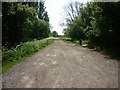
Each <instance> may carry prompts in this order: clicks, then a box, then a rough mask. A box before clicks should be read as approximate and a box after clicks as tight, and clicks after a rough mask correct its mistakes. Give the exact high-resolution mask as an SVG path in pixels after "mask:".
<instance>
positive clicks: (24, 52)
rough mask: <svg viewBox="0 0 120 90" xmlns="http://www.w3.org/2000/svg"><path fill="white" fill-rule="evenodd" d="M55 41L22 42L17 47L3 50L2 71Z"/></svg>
mask: <svg viewBox="0 0 120 90" xmlns="http://www.w3.org/2000/svg"><path fill="white" fill-rule="evenodd" d="M51 43H53V40H48V41H47V40H46V39H43V40H34V41H30V42H25V43H21V44H20V45H17V46H16V48H14V49H11V50H8V51H3V52H2V72H0V73H4V72H6V71H7V70H8V69H10V68H11V67H13V66H14V65H15V64H18V63H20V62H22V61H24V60H25V59H26V58H28V57H30V56H32V55H33V54H35V53H36V52H38V51H40V50H41V49H43V48H45V47H46V46H48V45H50V44H51Z"/></svg>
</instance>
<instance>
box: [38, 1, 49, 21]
mask: <svg viewBox="0 0 120 90" xmlns="http://www.w3.org/2000/svg"><path fill="white" fill-rule="evenodd" d="M44 3H45V1H43V0H41V1H40V2H39V11H38V18H39V19H43V20H45V21H49V17H48V13H47V11H45V9H46V7H45V6H44Z"/></svg>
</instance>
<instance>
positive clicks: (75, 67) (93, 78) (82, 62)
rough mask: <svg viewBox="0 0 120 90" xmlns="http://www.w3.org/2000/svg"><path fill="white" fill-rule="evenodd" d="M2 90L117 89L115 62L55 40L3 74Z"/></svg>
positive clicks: (116, 65)
mask: <svg viewBox="0 0 120 90" xmlns="http://www.w3.org/2000/svg"><path fill="white" fill-rule="evenodd" d="M3 87H4V88H117V87H118V62H117V61H116V60H112V59H110V58H107V57H106V56H104V55H101V54H99V53H98V52H95V51H93V50H90V49H87V48H84V47H81V46H75V45H72V44H68V43H65V42H63V41H61V40H56V41H55V42H54V43H53V44H52V45H50V46H48V47H47V48H45V49H43V50H42V51H40V52H38V53H37V54H35V55H34V56H32V57H30V58H28V59H27V60H25V61H24V62H22V63H21V64H18V65H16V66H14V67H13V68H12V69H10V70H9V71H8V72H6V73H5V74H3Z"/></svg>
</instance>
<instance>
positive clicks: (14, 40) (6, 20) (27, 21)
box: [2, 1, 50, 48]
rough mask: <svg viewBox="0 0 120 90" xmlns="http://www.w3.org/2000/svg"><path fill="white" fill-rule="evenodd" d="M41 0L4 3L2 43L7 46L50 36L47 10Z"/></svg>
mask: <svg viewBox="0 0 120 90" xmlns="http://www.w3.org/2000/svg"><path fill="white" fill-rule="evenodd" d="M44 3H45V2H43V1H41V2H3V3H2V14H3V16H2V45H3V46H4V47H6V48H11V47H13V46H16V45H17V44H19V43H20V42H25V41H28V40H33V39H42V38H45V37H48V36H49V33H50V25H49V17H48V14H47V11H45V6H44Z"/></svg>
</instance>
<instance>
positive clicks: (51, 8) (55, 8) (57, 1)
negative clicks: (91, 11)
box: [45, 0, 90, 35]
mask: <svg viewBox="0 0 120 90" xmlns="http://www.w3.org/2000/svg"><path fill="white" fill-rule="evenodd" d="M70 1H79V2H83V3H86V2H87V1H90V0H46V1H45V7H46V11H47V12H48V15H49V18H50V24H51V25H52V27H53V28H52V29H51V31H57V32H58V34H59V35H63V33H62V32H63V28H64V27H61V26H60V23H63V22H64V21H65V20H64V19H65V18H64V6H65V5H66V4H67V3H68V2H70Z"/></svg>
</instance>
